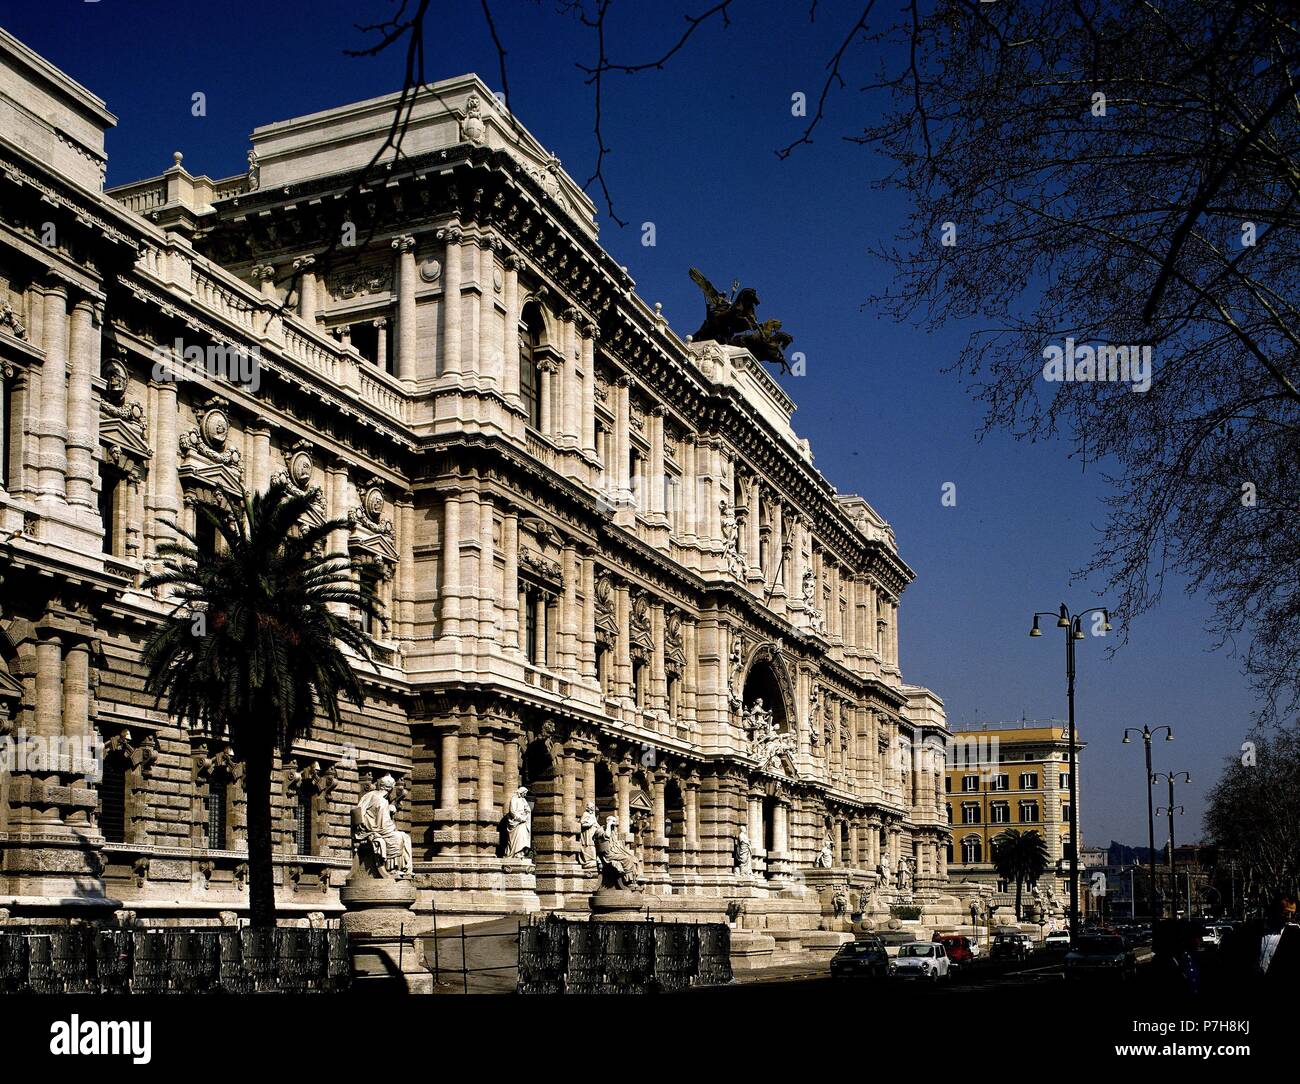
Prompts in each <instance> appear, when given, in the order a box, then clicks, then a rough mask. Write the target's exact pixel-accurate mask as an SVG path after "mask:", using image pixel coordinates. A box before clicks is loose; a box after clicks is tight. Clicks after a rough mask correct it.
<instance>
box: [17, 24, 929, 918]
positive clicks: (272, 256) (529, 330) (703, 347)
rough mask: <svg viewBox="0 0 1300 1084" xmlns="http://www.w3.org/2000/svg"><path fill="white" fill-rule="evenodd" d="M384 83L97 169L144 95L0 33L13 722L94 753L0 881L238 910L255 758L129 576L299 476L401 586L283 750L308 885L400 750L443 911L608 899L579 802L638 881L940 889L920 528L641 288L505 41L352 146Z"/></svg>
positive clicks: (744, 911)
mask: <svg viewBox="0 0 1300 1084" xmlns="http://www.w3.org/2000/svg"><path fill="white" fill-rule="evenodd" d="M396 102H397V96H396V95H393V96H389V97H385V98H378V99H374V100H372V101H366V102H360V103H356V104H352V105H347V106H344V107H342V108H337V109H331V110H328V111H326V112H322V113H317V114H313V115H310V116H306V117H298V118H295V119H292V120H288V121H284V122H280V123H276V124H270V125H267V126H265V127H262V128H259V129H257V130H256V131H255V132H254V133H253V137H252V148H253V149H252V152H251V153H250V155H249V163H250V166H249V170H248V172H247V174H241V175H239V176H235V177H232V178H229V179H225V180H219V181H213V180H211V179H209V178H208V177H205V176H197V175H193V174H191V173H190V172H189V171H188V170H187V168H186V167H185V166H184V165H183V164H182V159H181V155H180V154H176V155H175V156H174V158H175V161H174V164H173V165H172V166H171V168H169V169H167V170H166V171H165V172H164V173H163V174H162V175H161V176H159V177H154V178H150V179H147V180H143V181H140V182H137V183H133V184H129V185H125V186H122V187H120V188H116V189H113V190H110V191H107V192H106V191H104V188H103V176H104V166H105V155H104V132H105V130H106V129H107V128H109V127H110V126H112V125H113V124H114V123H115V118H114V117H113V116H112V115H111V114H110V113H109V112H107V110H106V109H105V106H104V103H103V102H101V101H100V100H99V99H98V98H96V97H95V96H94V95H92V94H90V93H89V92H87V91H86V90H85V89H83V88H82V87H80V86H79V85H77V84H76V83H75V82H73V81H72V80H71V79H70V78H68V77H67V76H66V75H64V74H63V73H61V72H59V71H57V70H56V69H54V68H53V67H52V66H51V65H49V64H48V63H47V62H46V61H44V60H43V59H42V58H40V57H39V56H37V55H36V54H34V53H32V52H31V51H30V50H28V49H27V48H26V47H24V46H23V45H21V44H20V43H19V42H17V41H15V40H14V39H13V38H12V37H9V36H8V35H6V34H4V33H3V31H0V371H2V372H3V385H2V387H3V414H2V415H0V419H2V422H0V424H2V425H3V433H2V437H0V440H2V444H0V448H2V451H3V454H2V455H0V575H3V583H2V584H0V733H3V734H4V735H5V736H6V737H7V738H8V739H9V740H10V741H11V742H12V741H14V740H15V739H16V738H17V737H18V736H20V735H21V736H25V738H27V739H32V740H38V741H43V742H45V747H46V748H52V747H54V746H56V745H58V742H59V740H60V739H62V741H63V748H65V749H71V748H75V747H76V743H78V742H90V744H95V741H94V739H102V751H103V758H102V760H103V763H102V769H101V770H98V771H96V770H94V768H93V766H91V765H88V764H86V763H78V762H74V761H70V760H68V761H59V762H58V763H54V764H50V763H42V762H40V761H39V760H33V759H29V760H28V761H27V762H25V763H24V762H21V761H15V762H14V763H12V764H10V765H9V770H7V771H5V772H4V773H3V775H0V908H3V909H5V910H7V911H9V912H10V913H11V914H12V915H14V916H19V915H48V914H51V913H57V914H92V913H104V912H111V911H114V910H128V911H133V912H135V913H136V914H137V915H138V916H139V918H140V919H141V920H149V921H167V920H175V921H181V920H184V921H195V920H199V921H205V920H212V921H216V920H217V918H218V916H219V915H220V914H221V913H222V912H238V911H239V910H240V909H241V908H244V907H245V906H246V902H247V894H246V883H245V882H246V877H247V869H246V865H245V858H246V852H245V848H244V842H243V832H244V813H243V808H244V802H243V797H242V790H241V779H242V768H241V765H240V764H239V763H238V762H237V761H236V760H235V759H234V758H233V757H232V755H231V753H230V750H229V749H228V748H226V747H225V746H224V745H223V744H222V743H221V742H220V741H216V740H214V739H213V738H212V736H211V735H209V734H205V733H201V732H197V731H195V730H192V729H189V728H188V727H180V726H178V725H177V724H176V723H175V721H174V720H172V719H170V718H169V717H168V716H167V714H166V713H165V712H163V711H160V710H159V709H158V707H157V706H156V705H155V703H154V701H153V698H152V697H151V696H150V695H148V694H146V693H145V692H144V691H143V669H142V666H141V648H142V645H143V643H144V641H145V640H146V638H147V636H148V634H149V632H150V629H151V628H152V627H153V626H154V625H155V623H156V622H157V620H158V619H159V616H160V615H161V614H163V613H164V612H167V611H168V609H169V603H168V602H167V600H166V599H164V598H161V597H158V596H156V595H155V594H154V593H151V592H148V591H144V590H142V589H141V588H140V583H141V580H142V577H143V576H144V575H145V574H146V573H147V571H148V570H149V569H150V568H151V567H153V566H154V564H155V561H156V556H155V555H156V547H157V546H158V544H159V543H160V542H162V541H163V540H165V539H167V538H168V537H170V533H169V530H168V527H167V523H168V522H169V521H172V520H176V519H179V521H180V522H182V523H184V524H187V525H190V526H194V525H195V524H196V522H197V521H196V518H195V509H196V508H197V507H198V506H199V505H202V504H216V505H218V506H223V505H225V504H227V503H228V502H230V501H233V500H237V499H239V498H240V497H241V495H242V494H243V493H244V492H246V491H255V490H258V489H260V488H262V487H265V486H266V485H267V484H268V483H269V482H270V481H271V480H272V479H273V478H276V477H278V476H285V477H287V478H288V479H289V481H290V482H291V484H293V485H296V486H299V487H302V488H308V487H316V488H318V489H319V490H320V492H321V494H322V498H321V504H320V507H319V513H320V514H321V515H323V516H327V517H331V518H332V517H345V518H346V519H347V521H348V523H349V524H350V526H349V527H348V528H346V529H341V530H339V531H338V532H337V535H336V537H335V539H334V548H336V549H337V550H340V551H347V552H350V553H351V554H352V556H353V557H354V558H355V559H356V565H357V569H358V575H359V576H361V577H368V578H369V580H370V582H371V583H372V584H373V585H374V587H375V589H376V590H377V591H378V593H379V595H380V597H381V599H382V600H383V603H384V607H385V616H384V620H383V621H382V622H376V623H375V624H374V626H373V627H372V628H371V629H370V630H369V631H370V632H371V634H372V636H373V637H374V638H375V641H376V644H377V647H376V650H375V659H374V665H373V666H363V667H362V669H363V672H364V684H365V689H366V693H367V703H366V705H365V708H364V710H360V711H358V710H355V707H354V706H353V705H351V704H347V705H345V706H344V716H345V725H344V726H343V728H342V729H339V730H335V729H332V728H329V727H327V726H325V725H323V724H322V725H321V726H319V727H317V728H316V729H315V731H314V732H313V733H312V734H311V736H310V738H309V739H307V740H304V741H302V742H301V743H300V744H299V746H298V747H296V748H295V749H294V750H293V751H292V753H291V755H290V756H288V758H287V759H286V760H285V761H284V763H283V764H282V766H281V769H280V770H279V772H278V774H277V779H276V789H275V794H274V801H275V804H276V810H277V818H278V831H277V868H276V878H277V900H278V902H279V904H280V906H281V908H282V909H283V912H284V913H285V914H286V916H295V915H297V916H305V915H308V914H310V913H312V912H320V913H323V914H324V915H325V916H327V917H329V918H332V917H336V916H337V915H338V913H339V911H340V909H341V904H340V902H339V891H338V890H339V886H340V885H341V884H342V881H343V879H344V878H345V877H346V875H347V872H348V870H349V868H350V865H351V856H350V827H349V815H350V811H351V809H352V807H353V806H354V805H355V804H356V802H357V800H358V797H359V795H360V794H361V793H363V792H364V791H365V790H367V789H368V787H369V783H370V782H371V781H372V780H373V779H376V778H378V777H380V776H382V775H383V774H385V773H387V774H391V775H393V776H394V777H395V779H396V780H397V781H398V786H397V789H396V792H395V794H396V796H397V797H398V798H399V809H400V813H399V821H400V823H401V827H402V828H403V829H405V830H408V831H409V832H410V834H411V837H412V841H413V857H414V885H415V887H416V889H417V890H418V900H417V904H416V911H417V913H418V914H419V916H421V921H424V922H433V921H436V922H438V923H446V922H460V921H464V920H466V918H467V917H468V918H471V919H477V918H480V917H483V918H487V917H493V916H501V915H505V914H514V913H523V912H530V911H538V910H543V909H553V910H558V911H563V912H566V913H579V914H581V913H585V912H586V910H587V908H588V899H589V897H590V895H591V893H592V891H593V888H594V887H595V877H594V876H593V874H592V873H591V871H590V869H589V868H586V867H584V864H583V863H582V861H580V859H579V857H578V838H579V823H580V820H581V818H582V816H583V813H584V810H586V808H587V806H588V805H589V804H591V805H594V807H595V809H596V812H597V814H598V816H599V818H600V821H601V823H602V824H605V823H606V822H607V818H608V817H610V816H616V817H617V818H618V825H619V830H620V831H621V832H622V834H623V839H624V842H625V843H626V845H627V846H628V847H629V848H631V849H633V850H634V851H635V853H636V854H637V855H638V857H639V858H640V861H641V865H642V869H643V872H644V881H645V886H646V887H645V896H644V898H645V901H646V902H645V907H646V910H647V912H648V913H654V914H661V915H664V916H669V917H679V918H701V919H704V918H707V919H712V920H716V919H718V918H720V917H723V916H730V917H731V918H732V920H733V921H736V922H738V923H739V925H740V927H741V928H742V929H748V930H751V931H756V932H757V931H764V930H765V931H767V932H768V933H772V934H773V935H778V936H786V937H789V938H792V939H795V938H797V936H798V934H797V933H796V932H795V931H799V930H805V931H806V930H815V929H818V928H820V929H822V930H828V929H831V928H832V927H833V923H834V921H839V920H843V921H847V917H846V915H847V914H848V913H851V912H858V911H860V910H865V911H866V912H867V913H869V914H877V915H885V916H886V917H887V909H888V907H889V906H890V905H891V904H895V905H896V904H898V903H900V902H902V903H911V904H914V905H916V906H918V907H921V908H926V907H929V908H934V907H936V906H938V905H939V901H940V899H941V890H942V889H943V887H944V885H945V883H946V869H945V850H946V847H947V845H948V841H949V827H948V825H947V823H946V817H945V816H944V806H943V778H944V746H945V741H946V737H947V732H946V729H945V723H944V714H943V707H942V703H941V701H940V700H939V699H938V698H937V697H936V696H935V695H934V694H932V693H930V692H929V691H927V690H926V689H923V688H920V687H917V686H913V685H908V684H906V683H904V681H903V677H902V674H901V672H900V669H899V600H900V597H901V595H902V593H903V590H904V588H905V587H906V586H907V584H908V583H909V581H910V580H911V579H912V578H913V573H912V571H911V570H910V569H909V568H908V566H907V565H906V564H905V563H904V562H903V560H902V559H901V557H900V556H899V554H898V551H897V548H896V546H895V540H894V535H893V532H892V531H891V529H890V527H889V525H888V524H887V523H886V522H885V521H884V520H882V519H881V517H880V516H879V515H878V514H877V513H876V512H875V511H874V510H873V509H872V508H871V506H870V505H869V504H868V503H867V502H866V501H865V500H863V499H862V498H860V497H856V496H846V495H843V494H839V493H837V492H836V490H835V489H834V488H833V487H832V486H831V484H830V483H829V482H828V481H827V480H826V479H825V478H823V477H822V475H821V474H820V473H819V472H818V471H817V470H816V469H815V468H814V466H813V457H812V453H811V451H810V449H809V447H808V443H807V442H806V441H804V440H801V439H799V438H798V437H797V436H796V435H795V432H794V430H793V429H792V428H791V424H790V417H791V413H792V411H793V409H794V408H793V404H792V402H791V400H790V399H789V398H788V397H787V396H786V394H785V392H784V391H782V390H781V388H780V387H779V386H778V385H777V383H776V382H775V381H774V380H773V379H772V377H771V376H770V375H769V374H768V373H767V372H766V371H765V370H764V368H763V367H762V366H761V365H760V364H758V363H757V362H755V361H754V360H753V359H752V358H751V357H750V356H749V355H748V354H747V353H746V352H745V351H743V350H740V349H738V348H734V347H723V346H720V345H718V344H716V343H711V342H705V343H691V342H689V341H685V340H683V339H682V338H681V337H679V336H678V335H677V334H675V333H674V332H673V331H672V330H671V329H670V328H669V327H668V325H667V323H666V321H665V320H664V318H663V317H662V316H661V315H660V314H659V312H658V311H657V308H653V309H652V308H651V307H649V306H647V305H646V304H645V303H644V302H643V301H642V300H641V299H640V298H639V297H638V296H637V295H636V293H635V292H634V289H633V282H632V280H631V279H630V278H629V276H628V274H627V272H626V270H625V269H624V268H622V267H620V266H619V265H618V263H616V262H615V260H614V259H613V258H612V257H610V256H609V255H608V254H607V253H606V252H605V251H604V249H602V248H601V246H600V243H599V241H598V239H597V231H596V226H595V214H594V207H593V205H592V203H591V202H590V200H589V199H588V198H587V197H586V196H585V195H584V194H583V193H582V191H581V190H580V189H579V188H578V187H577V186H576V185H575V184H574V182H573V181H572V180H571V179H570V178H569V177H568V176H567V175H566V174H565V173H564V172H563V171H562V170H561V169H560V167H559V163H558V161H557V160H556V159H555V158H554V157H553V156H550V155H548V154H547V152H546V151H545V150H544V149H543V148H542V147H541V146H540V145H539V144H538V143H537V142H536V141H535V140H534V139H533V138H532V137H531V136H530V135H529V134H528V133H527V132H526V131H525V130H524V129H523V128H522V127H521V126H520V125H519V123H518V122H517V121H516V120H514V119H513V118H512V117H510V116H509V115H508V114H507V113H506V112H505V111H504V110H503V108H501V107H500V106H499V104H498V103H497V101H496V100H495V99H494V98H493V96H492V94H491V92H490V91H489V90H488V89H487V88H486V87H485V86H484V85H483V84H482V83H481V82H480V81H479V80H478V79H477V78H476V77H473V76H465V77H462V78H457V79H450V80H446V81H444V82H441V83H438V84H436V85H435V86H433V87H432V88H431V90H427V91H426V92H424V93H421V95H419V97H418V98H417V100H416V102H415V105H414V108H413V110H412V112H411V116H410V119H409V124H408V125H407V128H406V130H405V132H404V135H403V140H402V147H401V152H402V153H401V156H400V159H399V161H398V162H397V163H396V164H395V163H394V162H393V155H392V152H391V149H390V150H388V151H386V152H384V153H383V154H381V155H379V163H380V165H379V167H378V168H376V169H372V170H370V171H369V173H368V177H367V180H366V181H365V183H362V179H361V177H362V170H363V169H364V167H366V166H367V164H368V163H369V162H370V161H371V159H372V158H374V157H375V156H376V154H377V152H379V150H380V148H381V145H382V144H383V141H384V138H385V136H386V134H387V133H388V131H389V129H390V127H391V125H392V122H393V117H394V110H395V106H396ZM684 270H685V269H683V271H684ZM200 357H201V358H203V359H206V361H205V363H204V364H202V365H201V364H199V363H198V362H196V361H194V360H193V359H196V358H200ZM160 359H162V360H163V361H167V362H168V364H162V362H161V361H160ZM214 359H216V360H217V361H221V360H222V359H225V361H227V362H229V363H230V364H228V365H227V366H226V367H225V368H224V369H223V368H222V367H221V366H214V365H213V364H212V361H213V360H214ZM250 359H252V361H253V362H254V363H255V366H254V367H253V368H248V367H247V366H246V363H248V362H249V360H250ZM183 363H185V364H183ZM187 365H188V367H187ZM178 372H179V373H180V374H181V375H183V376H184V377H185V379H176V378H175V377H176V375H177V373H178ZM205 544H206V540H205ZM11 748H12V745H11ZM517 786H525V787H527V788H528V794H529V801H530V802H531V803H532V805H533V822H532V825H533V835H532V852H533V853H532V854H531V856H525V857H519V858H511V859H507V858H504V857H502V854H503V853H504V850H503V839H502V821H503V814H504V812H505V810H506V809H507V807H508V804H509V801H510V798H511V796H512V795H513V794H514V793H515V790H516V787H517ZM742 829H743V830H745V832H746V833H747V836H748V840H749V844H750V854H749V855H747V856H746V857H745V859H744V860H739V859H738V856H737V850H738V849H737V838H738V836H739V835H740V833H741V830H742ZM783 931H789V932H783Z"/></svg>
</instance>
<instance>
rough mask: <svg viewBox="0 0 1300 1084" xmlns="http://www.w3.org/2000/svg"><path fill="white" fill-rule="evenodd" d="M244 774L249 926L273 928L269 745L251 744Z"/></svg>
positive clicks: (273, 892) (273, 897)
mask: <svg viewBox="0 0 1300 1084" xmlns="http://www.w3.org/2000/svg"><path fill="white" fill-rule="evenodd" d="M249 745H250V746H251V747H252V752H251V753H250V754H249V758H248V763H247V765H246V768H245V771H246V775H245V783H246V791H247V796H248V807H247V808H248V914H249V924H250V925H251V926H253V927H254V928H260V929H265V928H268V927H274V926H275V879H274V873H273V870H272V861H271V859H272V856H271V767H272V761H273V749H272V743H271V742H270V741H269V740H266V741H263V740H260V738H259V740H256V741H254V742H250V743H249Z"/></svg>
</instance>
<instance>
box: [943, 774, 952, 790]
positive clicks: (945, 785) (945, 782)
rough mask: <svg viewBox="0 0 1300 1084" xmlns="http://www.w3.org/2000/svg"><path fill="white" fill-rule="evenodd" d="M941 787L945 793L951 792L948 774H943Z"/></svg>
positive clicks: (950, 777)
mask: <svg viewBox="0 0 1300 1084" xmlns="http://www.w3.org/2000/svg"><path fill="white" fill-rule="evenodd" d="M943 789H944V792H945V793H947V794H951V793H952V776H950V775H945V776H944V777H943Z"/></svg>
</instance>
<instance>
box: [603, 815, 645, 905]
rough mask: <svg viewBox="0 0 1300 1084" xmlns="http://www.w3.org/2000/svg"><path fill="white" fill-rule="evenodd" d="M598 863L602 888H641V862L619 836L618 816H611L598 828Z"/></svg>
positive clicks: (624, 889) (625, 889)
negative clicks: (601, 827)
mask: <svg viewBox="0 0 1300 1084" xmlns="http://www.w3.org/2000/svg"><path fill="white" fill-rule="evenodd" d="M596 864H597V865H598V866H599V867H600V883H601V887H602V888H613V889H619V890H622V891H624V892H639V891H640V890H641V863H640V862H639V861H637V857H636V855H635V854H633V853H632V852H631V851H630V850H629V849H628V848H627V847H626V846H625V845H624V843H623V841H622V840H621V839H619V838H618V818H617V817H610V818H609V819H608V820H607V821H606V822H605V827H604V828H603V829H597V830H596Z"/></svg>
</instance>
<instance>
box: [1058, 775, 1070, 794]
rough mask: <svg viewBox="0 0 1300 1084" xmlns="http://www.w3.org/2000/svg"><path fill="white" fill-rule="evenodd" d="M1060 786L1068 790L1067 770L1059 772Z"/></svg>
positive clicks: (1068, 776) (1068, 777)
mask: <svg viewBox="0 0 1300 1084" xmlns="http://www.w3.org/2000/svg"><path fill="white" fill-rule="evenodd" d="M1060 787H1061V789H1062V790H1069V789H1070V773H1069V772H1062V773H1061V780H1060Z"/></svg>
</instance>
